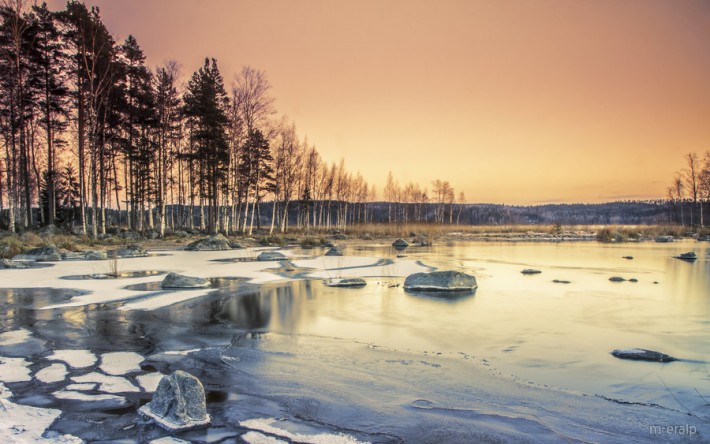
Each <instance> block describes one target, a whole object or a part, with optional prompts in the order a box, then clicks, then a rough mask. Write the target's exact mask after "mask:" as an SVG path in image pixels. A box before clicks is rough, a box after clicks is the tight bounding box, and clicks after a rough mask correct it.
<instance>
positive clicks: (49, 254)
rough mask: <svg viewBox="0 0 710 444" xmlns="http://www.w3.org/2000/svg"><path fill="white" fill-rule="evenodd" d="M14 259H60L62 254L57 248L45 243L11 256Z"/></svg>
mask: <svg viewBox="0 0 710 444" xmlns="http://www.w3.org/2000/svg"><path fill="white" fill-rule="evenodd" d="M12 259H13V260H16V261H52V262H54V261H61V260H62V254H61V253H60V252H59V249H58V248H57V247H56V246H54V245H52V244H49V245H45V246H44V247H39V248H33V249H31V250H27V251H25V252H24V253H22V254H18V255H16V256H15V257H13V258H12Z"/></svg>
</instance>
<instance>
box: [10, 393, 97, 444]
mask: <svg viewBox="0 0 710 444" xmlns="http://www.w3.org/2000/svg"><path fill="white" fill-rule="evenodd" d="M11 396H12V392H10V390H8V389H7V387H5V386H4V385H3V384H2V383H0V400H2V403H1V404H2V408H0V442H3V443H72V444H74V443H81V442H83V441H82V440H81V439H79V438H77V437H75V436H71V435H59V434H55V435H52V436H51V437H47V438H45V437H43V435H44V434H45V431H46V430H47V428H49V426H51V425H52V423H53V422H54V421H55V420H56V419H57V418H58V417H59V415H60V414H61V412H60V411H59V410H55V409H43V408H39V407H31V406H26V405H20V404H15V403H13V402H11V401H9V400H8V398H10V397H11Z"/></svg>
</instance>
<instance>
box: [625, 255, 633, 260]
mask: <svg viewBox="0 0 710 444" xmlns="http://www.w3.org/2000/svg"><path fill="white" fill-rule="evenodd" d="M633 258H634V257H633V256H623V259H628V260H631V259H633Z"/></svg>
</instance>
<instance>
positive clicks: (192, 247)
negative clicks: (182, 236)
mask: <svg viewBox="0 0 710 444" xmlns="http://www.w3.org/2000/svg"><path fill="white" fill-rule="evenodd" d="M185 249H186V250H188V251H223V250H231V249H232V245H231V244H230V243H229V240H228V239H227V238H226V237H224V236H222V235H221V234H217V235H215V236H209V237H205V238H203V239H198V240H196V241H195V242H192V243H190V244H189V245H188V246H186V247H185Z"/></svg>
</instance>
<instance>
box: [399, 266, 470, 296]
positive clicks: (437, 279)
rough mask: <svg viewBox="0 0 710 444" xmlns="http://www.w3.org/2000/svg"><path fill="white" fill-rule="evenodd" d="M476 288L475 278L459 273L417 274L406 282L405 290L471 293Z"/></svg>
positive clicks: (409, 277)
mask: <svg viewBox="0 0 710 444" xmlns="http://www.w3.org/2000/svg"><path fill="white" fill-rule="evenodd" d="M476 287H478V285H477V284H476V278H475V277H473V276H471V275H468V274H465V273H461V272H459V271H434V272H431V273H415V274H412V275H409V276H407V279H405V281H404V289H405V290H414V291H470V290H474V289H475V288H476Z"/></svg>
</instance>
